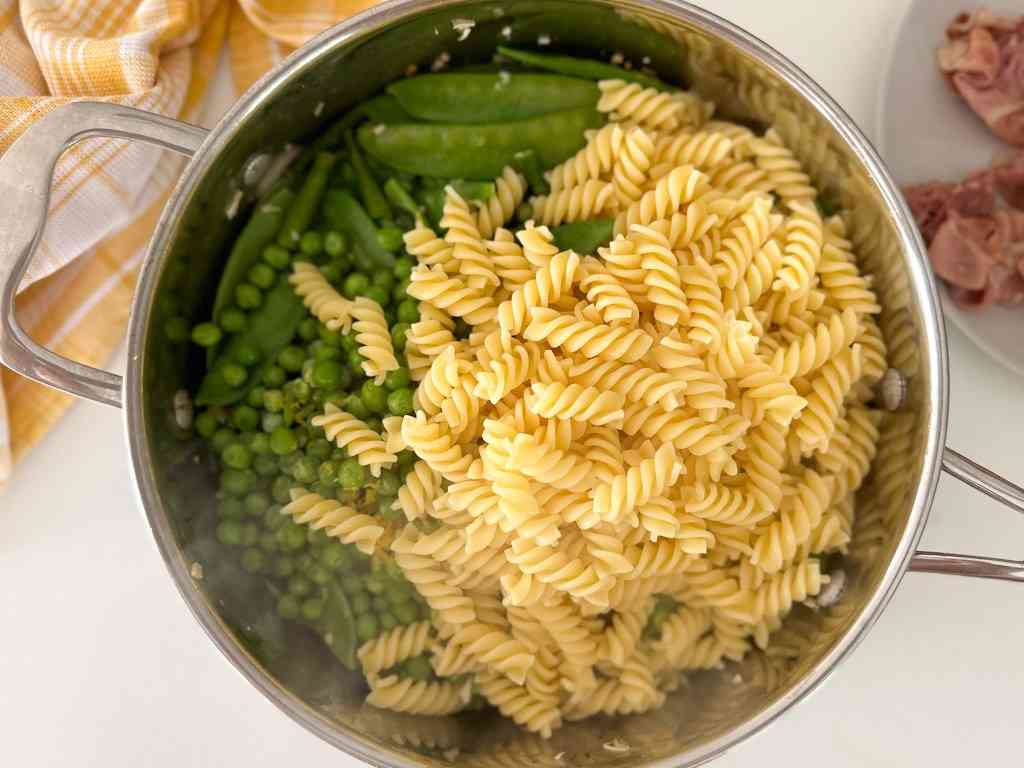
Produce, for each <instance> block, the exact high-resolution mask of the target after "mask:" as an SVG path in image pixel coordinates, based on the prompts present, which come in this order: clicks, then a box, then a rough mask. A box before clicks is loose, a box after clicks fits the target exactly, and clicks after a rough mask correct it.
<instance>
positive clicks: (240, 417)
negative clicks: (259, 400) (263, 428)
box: [231, 405, 260, 431]
mask: <svg viewBox="0 0 1024 768" xmlns="http://www.w3.org/2000/svg"><path fill="white" fill-rule="evenodd" d="M231 423H232V424H233V425H234V426H235V428H236V429H239V430H242V431H246V430H250V429H256V427H258V426H259V424H260V414H259V411H257V410H256V409H255V408H253V407H252V406H251V405H239V406H237V407H236V408H235V409H234V411H233V412H232V414H231Z"/></svg>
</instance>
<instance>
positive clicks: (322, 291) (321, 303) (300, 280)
mask: <svg viewBox="0 0 1024 768" xmlns="http://www.w3.org/2000/svg"><path fill="white" fill-rule="evenodd" d="M288 282H289V283H291V284H292V286H293V287H294V289H295V293H296V295H297V296H299V297H301V298H302V302H303V303H304V304H305V305H306V307H307V308H308V309H309V311H310V312H312V313H313V314H314V315H315V316H316V318H317V319H318V320H319V321H320V322H321V323H323V324H324V325H326V326H327V327H328V328H330V329H331V330H332V331H336V330H340V331H342V332H343V333H348V331H349V328H350V327H351V325H352V303H351V302H350V301H349V300H348V299H346V298H345V297H344V296H342V295H341V294H340V293H338V292H337V291H336V290H335V289H334V287H333V286H332V285H331V284H330V283H329V282H328V281H327V278H325V277H324V276H323V274H322V273H321V272H320V270H319V269H318V268H317V267H316V265H314V264H310V263H309V262H305V261H297V262H295V264H294V265H293V266H292V274H290V275H289V276H288Z"/></svg>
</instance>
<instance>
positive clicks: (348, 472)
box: [338, 459, 366, 491]
mask: <svg viewBox="0 0 1024 768" xmlns="http://www.w3.org/2000/svg"><path fill="white" fill-rule="evenodd" d="M365 480H366V470H365V468H364V467H363V465H362V464H360V463H359V462H358V461H357V460H356V459H345V461H344V462H342V465H341V467H340V468H339V469H338V485H340V486H341V487H342V488H344V489H345V490H346V491H357V490H359V489H360V488H361V487H362V485H363V483H364V482H365Z"/></svg>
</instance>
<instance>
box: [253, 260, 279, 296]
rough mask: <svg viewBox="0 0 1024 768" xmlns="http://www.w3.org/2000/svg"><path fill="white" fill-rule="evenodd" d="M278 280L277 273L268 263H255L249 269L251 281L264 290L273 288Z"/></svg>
mask: <svg viewBox="0 0 1024 768" xmlns="http://www.w3.org/2000/svg"><path fill="white" fill-rule="evenodd" d="M276 281H277V273H276V272H274V270H273V268H271V267H270V266H268V265H267V264H262V263H260V264H255V265H253V267H252V269H250V270H249V282H250V283H252V284H253V285H255V286H256V287H257V288H260V289H262V290H264V291H266V290H268V289H270V288H272V287H273V286H274V283H275V282H276Z"/></svg>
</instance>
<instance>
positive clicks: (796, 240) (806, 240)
mask: <svg viewBox="0 0 1024 768" xmlns="http://www.w3.org/2000/svg"><path fill="white" fill-rule="evenodd" d="M790 207H791V209H792V211H793V212H792V214H791V215H790V217H789V219H788V220H787V221H786V245H785V248H784V249H783V252H782V265H781V268H780V269H779V273H778V275H777V276H776V278H775V282H774V283H772V288H774V289H775V290H776V291H785V292H786V295H787V297H788V298H789V299H790V300H792V299H796V298H801V297H803V296H806V295H807V294H808V293H809V292H810V290H811V288H812V287H813V285H812V281H813V280H814V277H815V275H816V274H817V271H818V264H819V262H820V261H821V253H822V247H823V244H824V232H823V231H822V224H821V216H819V215H818V212H817V210H816V209H815V208H814V205H813V204H808V203H796V202H794V203H790Z"/></svg>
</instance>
